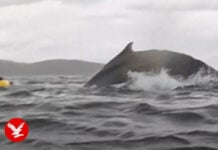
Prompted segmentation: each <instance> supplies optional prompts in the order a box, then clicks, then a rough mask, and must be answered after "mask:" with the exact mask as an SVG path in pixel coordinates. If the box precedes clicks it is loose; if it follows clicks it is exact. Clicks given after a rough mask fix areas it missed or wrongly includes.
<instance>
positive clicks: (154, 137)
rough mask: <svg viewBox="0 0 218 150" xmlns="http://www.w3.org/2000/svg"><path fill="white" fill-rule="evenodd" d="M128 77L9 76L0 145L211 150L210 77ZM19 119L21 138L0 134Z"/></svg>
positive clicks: (215, 126) (215, 139)
mask: <svg viewBox="0 0 218 150" xmlns="http://www.w3.org/2000/svg"><path fill="white" fill-rule="evenodd" d="M129 76H130V77H131V82H129V83H126V84H120V85H115V86H113V87H111V88H101V89H100V88H96V87H89V88H84V87H83V86H84V84H85V83H86V82H87V80H88V79H89V77H84V76H80V75H78V76H28V77H25V76H19V77H18V76H11V77H7V78H8V79H10V80H12V81H13V82H14V85H13V86H11V87H9V88H5V89H0V149H1V150H218V81H217V79H216V78H215V77H211V76H207V77H200V76H197V75H196V77H193V78H191V79H188V80H185V81H184V80H176V79H174V78H171V77H169V76H168V75H167V73H166V72H162V73H161V74H160V75H147V74H143V73H141V74H140V73H130V75H129ZM14 117H21V118H23V119H25V120H26V121H27V123H28V124H29V128H30V133H29V135H28V137H27V139H26V140H25V141H23V142H21V143H12V142H10V141H9V140H8V139H7V138H6V137H5V135H4V126H5V123H6V122H7V121H8V120H9V119H11V118H14Z"/></svg>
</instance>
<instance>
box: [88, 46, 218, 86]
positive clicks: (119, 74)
mask: <svg viewBox="0 0 218 150" xmlns="http://www.w3.org/2000/svg"><path fill="white" fill-rule="evenodd" d="M132 45H133V42H131V43H129V44H128V45H127V46H126V47H125V48H124V50H123V51H121V52H120V53H119V54H118V55H117V56H116V57H114V58H113V59H112V60H111V61H109V62H108V63H107V64H106V65H105V66H104V67H103V68H102V70H100V71H99V72H98V73H97V74H96V75H94V77H92V78H91V79H90V80H89V81H88V82H87V83H86V85H85V86H92V85H96V86H110V85H113V84H117V83H123V82H126V81H127V80H128V72H129V71H132V72H152V73H157V74H158V73H160V72H161V70H162V69H166V70H167V71H168V74H169V75H170V76H172V77H175V78H176V77H179V78H183V79H187V78H188V77H190V76H192V75H194V74H196V73H198V72H199V71H201V70H203V72H204V75H205V74H210V73H215V74H217V71H216V70H215V69H214V68H212V67H211V66H209V65H207V64H206V63H204V62H202V61H200V60H198V59H195V58H193V57H191V56H189V55H186V54H183V53H178V52H173V51H168V50H146V51H133V49H132Z"/></svg>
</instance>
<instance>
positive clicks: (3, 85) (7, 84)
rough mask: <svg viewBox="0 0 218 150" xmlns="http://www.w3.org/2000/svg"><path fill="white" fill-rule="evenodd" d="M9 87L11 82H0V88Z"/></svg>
mask: <svg viewBox="0 0 218 150" xmlns="http://www.w3.org/2000/svg"><path fill="white" fill-rule="evenodd" d="M10 85H11V82H10V81H8V80H0V88H4V87H8V86H10Z"/></svg>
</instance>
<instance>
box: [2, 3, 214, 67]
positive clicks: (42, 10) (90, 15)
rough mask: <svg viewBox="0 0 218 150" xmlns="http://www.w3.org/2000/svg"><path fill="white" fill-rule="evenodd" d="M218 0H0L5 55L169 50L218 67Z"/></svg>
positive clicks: (94, 57)
mask: <svg viewBox="0 0 218 150" xmlns="http://www.w3.org/2000/svg"><path fill="white" fill-rule="evenodd" d="M217 20H218V1H217V0H210V1H208V0H137V1H136V0H38V1H37V0H10V2H9V0H0V59H9V60H14V61H25V62H34V61H39V60H44V59H53V58H66V59H82V60H88V61H95V62H107V61H108V60H110V59H111V58H112V57H114V56H115V55H116V54H117V53H119V52H120V51H121V50H122V49H123V48H124V47H125V45H126V44H127V43H128V42H130V41H134V49H135V50H146V49H169V50H174V51H178V52H183V53H187V54H190V55H192V56H194V57H196V58H199V59H201V60H203V61H205V62H206V63H208V64H210V65H212V66H213V67H215V68H216V69H218V42H217V41H218V21H217Z"/></svg>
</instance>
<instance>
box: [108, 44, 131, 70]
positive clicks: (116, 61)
mask: <svg viewBox="0 0 218 150" xmlns="http://www.w3.org/2000/svg"><path fill="white" fill-rule="evenodd" d="M132 45H133V42H130V43H129V44H127V45H126V47H125V48H124V49H123V50H122V51H121V52H120V53H119V54H118V55H117V56H115V57H114V58H113V59H112V60H111V61H109V62H108V63H107V64H106V65H105V66H104V68H108V67H111V66H114V65H119V64H120V63H122V62H123V61H124V60H125V59H126V58H127V57H128V56H129V54H131V53H132V52H133V49H132Z"/></svg>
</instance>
